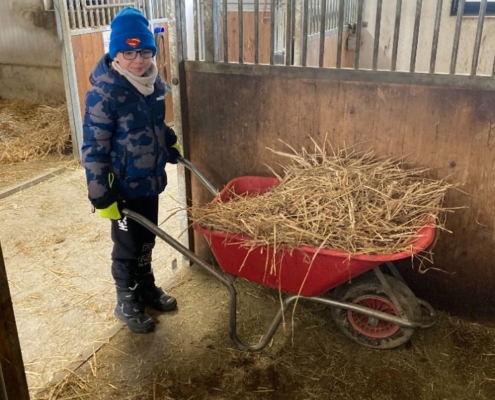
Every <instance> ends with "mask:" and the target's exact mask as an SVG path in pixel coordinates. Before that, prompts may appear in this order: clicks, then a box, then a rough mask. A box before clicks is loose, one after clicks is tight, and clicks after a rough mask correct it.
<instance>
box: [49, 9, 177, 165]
mask: <svg viewBox="0 0 495 400" xmlns="http://www.w3.org/2000/svg"><path fill="white" fill-rule="evenodd" d="M54 6H55V13H56V18H57V28H58V31H59V37H60V38H61V40H62V43H63V57H62V62H63V71H64V80H65V88H66V93H67V103H68V109H69V114H70V122H71V128H72V132H73V138H72V139H73V143H74V153H75V155H76V156H78V154H79V149H80V147H81V141H82V116H83V115H84V97H85V95H86V91H87V90H88V89H89V88H90V83H89V76H90V73H91V71H92V69H93V67H94V66H95V64H96V62H97V61H98V60H99V59H100V58H101V57H102V56H103V54H104V53H106V52H107V51H108V42H109V35H110V23H111V21H112V20H113V18H114V17H115V15H116V14H117V13H118V12H119V11H120V10H121V9H123V8H124V7H135V8H137V9H139V10H141V11H142V12H143V13H144V14H145V15H146V17H147V18H148V19H149V20H150V23H151V27H150V29H151V30H152V31H153V32H154V34H155V41H156V45H157V56H156V63H157V67H158V71H159V74H160V75H161V76H162V77H163V78H164V79H165V80H167V81H168V80H169V77H170V75H171V63H170V48H169V40H168V35H169V26H168V24H169V16H168V12H169V11H168V5H167V1H166V0H84V1H80V0H55V1H54ZM162 28H163V29H162ZM166 110H167V114H166V117H165V119H166V121H167V123H171V122H172V121H173V101H172V97H171V96H167V98H166Z"/></svg>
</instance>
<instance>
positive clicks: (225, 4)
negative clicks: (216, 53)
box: [222, 0, 229, 63]
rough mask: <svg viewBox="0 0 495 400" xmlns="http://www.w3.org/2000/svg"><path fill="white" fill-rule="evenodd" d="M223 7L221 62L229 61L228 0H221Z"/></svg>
mask: <svg viewBox="0 0 495 400" xmlns="http://www.w3.org/2000/svg"><path fill="white" fill-rule="evenodd" d="M222 9H223V11H222V12H223V27H222V33H223V62H226V63H228V62H229V27H228V19H229V17H228V16H229V10H228V1H227V0H223V3H222Z"/></svg>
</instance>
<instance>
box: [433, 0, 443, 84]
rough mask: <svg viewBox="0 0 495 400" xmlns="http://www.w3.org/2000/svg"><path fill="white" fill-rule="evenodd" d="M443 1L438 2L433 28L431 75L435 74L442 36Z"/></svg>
mask: <svg viewBox="0 0 495 400" xmlns="http://www.w3.org/2000/svg"><path fill="white" fill-rule="evenodd" d="M442 5H443V0H437V12H436V14H435V27H434V28H433V41H432V45H431V57H430V74H434V73H435V65H436V62H437V51H438V37H439V36H440V21H441V19H442Z"/></svg>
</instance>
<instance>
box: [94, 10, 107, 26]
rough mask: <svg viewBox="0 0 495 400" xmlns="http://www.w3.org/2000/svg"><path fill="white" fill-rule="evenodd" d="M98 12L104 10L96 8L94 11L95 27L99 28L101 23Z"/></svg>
mask: <svg viewBox="0 0 495 400" xmlns="http://www.w3.org/2000/svg"><path fill="white" fill-rule="evenodd" d="M100 11H103V12H104V11H105V9H104V8H97V9H96V10H95V14H96V26H101V25H102V23H101V19H100Z"/></svg>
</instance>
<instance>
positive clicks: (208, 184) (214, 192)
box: [178, 157, 218, 196]
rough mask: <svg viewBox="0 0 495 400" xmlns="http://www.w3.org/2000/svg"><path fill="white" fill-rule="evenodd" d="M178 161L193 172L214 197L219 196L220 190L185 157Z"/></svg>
mask: <svg viewBox="0 0 495 400" xmlns="http://www.w3.org/2000/svg"><path fill="white" fill-rule="evenodd" d="M178 161H179V162H180V163H181V164H184V166H185V167H186V168H187V169H188V170H189V171H191V172H192V173H193V174H194V175H196V177H197V178H198V179H199V181H200V182H201V183H202V184H203V185H204V186H205V187H206V188H207V189H208V190H209V192H210V193H211V194H212V195H213V196H217V195H218V190H217V189H216V188H215V186H213V184H212V183H211V182H210V181H209V180H208V178H206V176H204V175H203V173H202V172H201V171H200V170H199V169H198V168H197V167H196V166H195V165H194V164H193V163H192V162H191V161H189V160H187V159H185V158H184V157H179V159H178Z"/></svg>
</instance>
